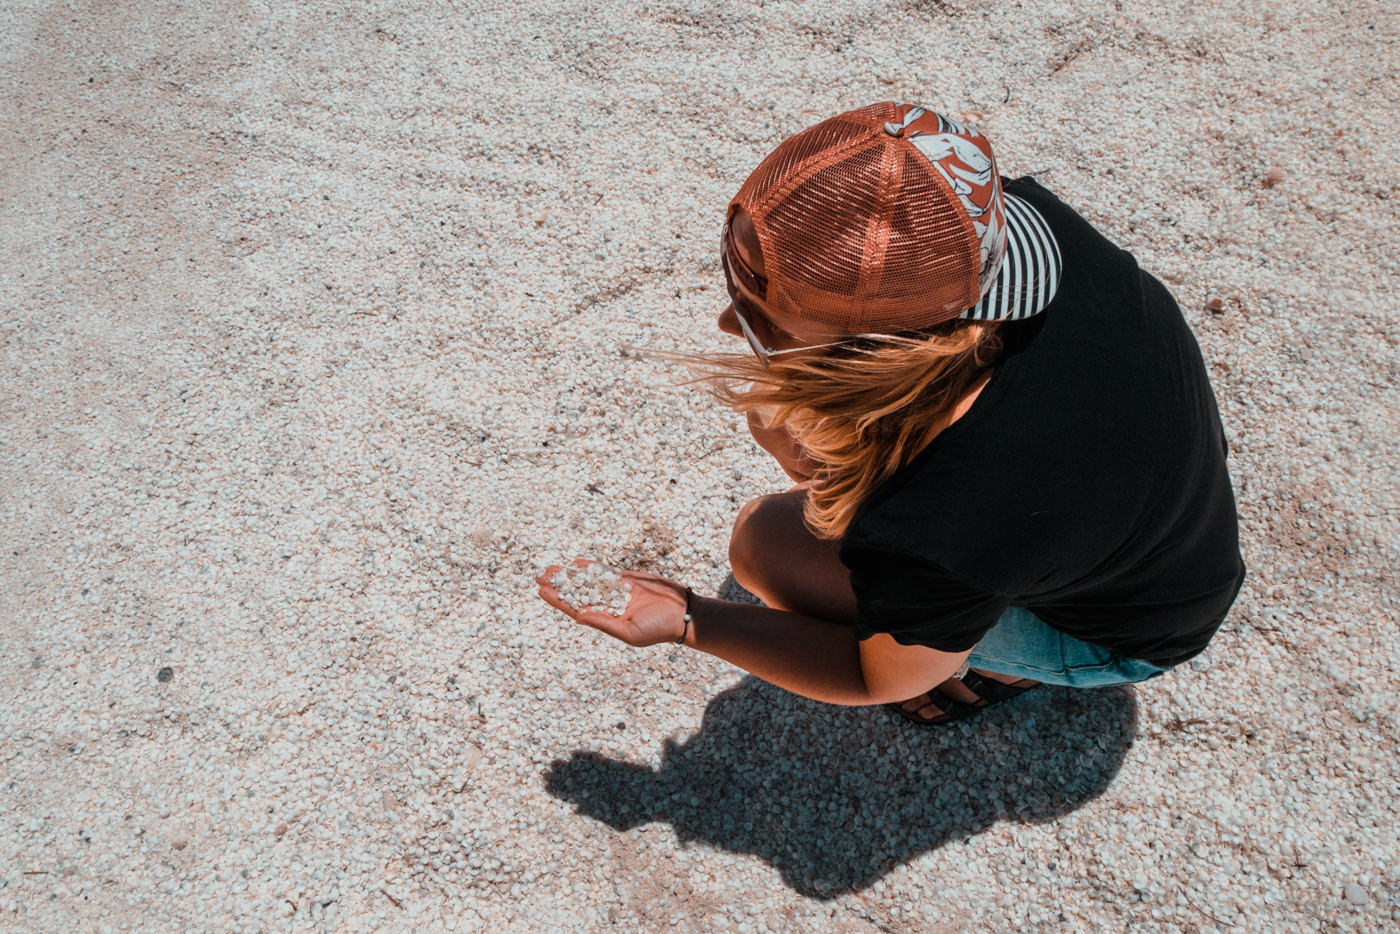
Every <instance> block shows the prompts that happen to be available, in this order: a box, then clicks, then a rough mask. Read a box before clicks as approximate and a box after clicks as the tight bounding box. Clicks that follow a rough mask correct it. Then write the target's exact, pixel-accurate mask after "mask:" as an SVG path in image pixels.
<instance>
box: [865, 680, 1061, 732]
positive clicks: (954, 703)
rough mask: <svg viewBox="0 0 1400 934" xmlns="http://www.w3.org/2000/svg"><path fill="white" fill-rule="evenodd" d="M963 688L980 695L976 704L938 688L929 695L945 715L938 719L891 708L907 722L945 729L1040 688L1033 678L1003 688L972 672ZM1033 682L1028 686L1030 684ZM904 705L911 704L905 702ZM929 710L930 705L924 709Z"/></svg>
mask: <svg viewBox="0 0 1400 934" xmlns="http://www.w3.org/2000/svg"><path fill="white" fill-rule="evenodd" d="M959 680H960V681H961V682H962V685H963V687H965V688H967V689H968V690H969V691H971V692H972V693H973V694H976V695H977V701H976V702H975V703H971V704H968V703H964V702H963V701H960V700H953V698H951V697H949V696H948V695H947V694H944V693H943V692H942V691H940V690H938V688H934V689H932V690H930V691H927V692H925V693H927V694H928V703H930V704H932V705H933V706H935V707H937V708H938V709H939V710H941V711H943V712H942V713H941V714H939V715H938V716H936V717H929V718H928V719H924V718H923V717H921V716H919V714H918V711H915V712H913V713H910V712H909V711H907V710H905V709H904V708H903V707H902V706H901V705H900V704H889V705H888V706H889V707H890V709H892V710H893V711H894V712H895V713H897V714H899V715H900V716H901V717H903V718H904V719H906V720H909V721H912V722H914V723H917V724H919V725H921V726H941V725H942V724H944V723H952V722H953V721H954V720H966V719H967V718H968V717H971V716H973V715H974V714H977V713H979V712H980V711H981V710H982V709H983V708H984V707H990V706H992V705H993V704H1000V703H1001V702H1002V701H1008V700H1011V699H1012V698H1013V697H1020V696H1021V695H1022V694H1024V693H1026V692H1027V691H1029V690H1032V689H1033V688H1038V687H1040V682H1039V681H1031V680H1030V679H1029V678H1022V679H1021V680H1020V681H1017V682H1016V683H1015V684H1002V683H1001V682H1000V681H997V680H995V679H993V678H987V677H984V676H982V675H979V674H978V673H977V672H975V671H969V672H968V673H967V674H965V675H963V676H962V678H960V679H959ZM1028 681H1029V682H1030V683H1029V684H1027V683H1026V682H1028ZM904 703H906V704H907V703H909V702H908V701H904ZM924 706H927V705H924Z"/></svg>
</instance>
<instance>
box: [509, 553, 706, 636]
mask: <svg viewBox="0 0 1400 934" xmlns="http://www.w3.org/2000/svg"><path fill="white" fill-rule="evenodd" d="M589 563H590V562H588V561H587V560H585V559H583V558H580V559H578V560H577V561H575V562H574V564H576V565H577V566H579V567H583V566H585V565H587V564H589ZM559 570H560V568H559V566H558V565H551V566H550V567H548V568H546V569H545V571H544V573H543V574H541V575H540V576H539V577H537V578H535V582H536V583H537V584H539V585H540V597H541V599H543V600H544V602H545V603H548V604H549V605H550V606H552V607H554V608H555V609H557V610H559V611H561V612H563V613H564V614H565V615H567V616H568V617H569V618H570V619H572V620H574V621H575V622H578V623H582V624H584V625H585V626H591V627H593V628H594V629H598V630H601V631H602V632H605V633H607V634H608V635H610V636H612V637H613V638H614V639H618V640H620V641H622V642H625V643H627V644H628V645H634V646H644V645H656V644H657V643H658V642H675V641H677V640H679V639H680V637H681V635H682V634H683V633H684V632H685V628H684V627H685V605H686V598H685V588H684V587H682V586H681V585H680V584H677V583H676V582H675V581H672V580H668V579H666V578H664V577H658V576H657V575H655V574H643V573H640V572H637V571H622V572H621V573H622V578H623V580H625V581H627V582H628V583H630V584H631V585H632V598H631V600H629V601H628V603H627V609H626V610H625V611H623V613H622V615H621V616H613V615H612V614H611V613H609V612H607V611H606V610H594V609H587V608H581V607H574V606H570V605H569V604H567V603H565V602H564V601H563V600H562V599H561V598H560V596H559V590H558V588H556V587H555V586H554V584H553V583H551V581H552V579H553V577H554V575H555V574H556V573H558V571H559Z"/></svg>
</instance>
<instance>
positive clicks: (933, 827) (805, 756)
mask: <svg viewBox="0 0 1400 934" xmlns="http://www.w3.org/2000/svg"><path fill="white" fill-rule="evenodd" d="M1136 721H1137V707H1136V702H1135V700H1134V697H1133V693H1132V690H1131V689H1130V688H1102V689H1097V690H1078V691H1076V690H1070V689H1066V688H1057V687H1048V686H1047V687H1041V688H1038V689H1036V690H1035V691H1032V692H1030V693H1028V694H1026V695H1025V696H1024V697H1020V698H1017V699H1016V700H1014V701H1009V702H1006V703H1004V704H1001V705H999V706H996V707H994V708H991V709H989V710H987V711H985V712H984V713H982V714H979V715H978V716H976V717H974V718H971V719H969V720H967V721H965V722H960V723H956V724H953V725H951V726H944V727H921V726H917V725H915V724H912V723H909V722H907V721H906V720H904V719H903V718H901V717H900V716H898V715H897V714H895V713H894V712H893V711H890V710H887V709H886V708H884V707H873V708H870V707H835V706H831V705H828V704H821V703H818V702H816V701H811V700H808V699H806V698H803V697H799V696H797V695H795V694H790V693H788V692H786V691H783V690H781V689H780V688H775V687H773V686H771V685H769V684H767V683H766V682H763V681H760V680H759V679H757V678H753V677H747V678H745V679H744V680H743V681H742V682H740V683H739V684H738V685H737V686H735V687H734V688H731V689H730V690H728V691H725V692H723V693H722V694H720V695H718V696H717V697H715V698H714V700H712V701H711V702H710V705H709V707H708V708H707V709H706V711H705V715H704V718H703V720H702V722H701V726H700V730H699V732H697V733H696V734H695V735H694V736H693V737H692V738H691V739H690V740H689V741H687V742H685V743H679V744H678V743H675V742H672V741H670V740H667V741H666V744H665V748H664V750H663V754H662V763H661V767H660V768H659V769H652V768H650V767H649V766H645V765H638V764H635V763H632V762H625V761H620V760H617V759H610V758H607V757H606V756H602V755H599V754H597V753H594V752H590V751H586V750H580V751H578V752H575V753H574V754H573V756H572V757H570V758H569V759H566V760H556V761H555V762H554V763H553V764H552V765H551V766H550V768H549V769H548V771H547V772H546V774H545V781H546V787H547V788H548V790H549V792H550V793H551V794H553V795H555V796H557V797H559V798H562V799H565V800H568V801H571V802H573V803H574V805H575V806H576V807H577V808H578V811H579V812H580V813H582V814H585V815H587V816H589V817H592V818H595V819H596V820H599V821H602V822H604V823H606V824H607V825H608V826H610V827H613V828H615V829H617V830H626V829H630V828H632V827H635V826H638V825H640V824H645V823H651V822H655V821H665V822H667V823H669V824H671V825H672V827H674V828H675V832H676V835H677V836H678V837H679V838H680V839H681V841H682V843H686V842H690V841H695V840H703V841H705V842H706V843H708V844H710V845H712V846H715V847H720V848H723V849H725V850H729V851H731V852H736V853H752V854H754V855H756V856H759V857H761V858H762V859H764V860H766V861H767V862H768V863H770V864H771V865H772V866H773V867H774V868H775V869H777V870H778V871H779V872H780V873H781V874H782V877H783V880H784V881H785V882H786V883H787V884H788V885H790V886H791V887H792V888H793V889H795V890H796V891H798V892H801V893H802V894H804V895H809V896H816V897H820V898H832V897H835V896H838V895H841V894H843V893H845V892H849V891H852V890H857V889H862V888H864V887H866V886H868V885H870V884H871V883H872V882H874V881H875V880H876V879H877V878H879V877H880V876H881V875H882V874H883V873H885V872H888V871H889V870H890V869H892V868H894V867H896V866H898V865H900V864H902V863H906V862H908V861H909V860H911V859H913V858H915V857H917V856H919V855H920V854H922V853H925V852H927V851H929V850H933V849H937V848H939V847H942V846H944V845H945V844H947V843H949V842H955V841H957V840H960V839H963V838H965V837H968V836H969V835H972V834H975V833H977V832H979V831H981V830H983V829H985V828H987V827H988V826H990V825H991V824H992V823H994V822H995V821H998V820H1014V821H1027V822H1038V821H1045V820H1049V819H1051V818H1054V817H1056V816H1058V815H1061V814H1065V813H1067V812H1069V811H1071V810H1073V809H1074V808H1076V807H1078V806H1079V805H1081V804H1083V803H1084V802H1086V801H1089V800H1091V799H1093V798H1094V797H1096V796H1098V795H1099V794H1101V793H1102V792H1103V791H1104V789H1105V788H1107V787H1108V784H1109V782H1110V781H1111V780H1112V779H1113V776H1114V775H1115V774H1116V773H1117V771H1118V769H1119V767H1120V766H1121V764H1122V761H1123V756H1124V754H1125V753H1126V751H1127V749H1128V748H1129V747H1130V746H1131V745H1132V742H1133V736H1134V733H1135V729H1136Z"/></svg>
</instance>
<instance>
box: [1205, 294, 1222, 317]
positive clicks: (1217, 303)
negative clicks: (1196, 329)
mask: <svg viewBox="0 0 1400 934" xmlns="http://www.w3.org/2000/svg"><path fill="white" fill-rule="evenodd" d="M1224 310H1225V302H1224V300H1223V299H1221V298H1218V297H1217V298H1211V299H1207V301H1206V311H1208V312H1210V313H1211V314H1213V315H1218V314H1220V313H1221V312H1223V311H1224Z"/></svg>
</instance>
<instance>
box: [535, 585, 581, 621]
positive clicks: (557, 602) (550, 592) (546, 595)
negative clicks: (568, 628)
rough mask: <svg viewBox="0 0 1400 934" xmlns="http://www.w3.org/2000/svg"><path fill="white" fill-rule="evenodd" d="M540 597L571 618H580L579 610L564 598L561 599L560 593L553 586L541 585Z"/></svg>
mask: <svg viewBox="0 0 1400 934" xmlns="http://www.w3.org/2000/svg"><path fill="white" fill-rule="evenodd" d="M540 599H541V600H543V601H544V602H545V603H548V604H549V605H550V606H552V607H554V608H555V609H556V610H558V611H559V612H561V613H563V614H564V615H565V616H567V617H569V618H570V619H572V620H575V621H577V620H578V617H579V611H578V610H576V609H575V608H574V607H572V606H570V605H569V604H567V603H565V602H564V601H563V600H561V599H559V593H558V591H556V590H555V589H554V588H553V587H541V588H540Z"/></svg>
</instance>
